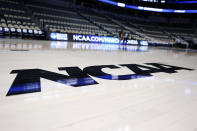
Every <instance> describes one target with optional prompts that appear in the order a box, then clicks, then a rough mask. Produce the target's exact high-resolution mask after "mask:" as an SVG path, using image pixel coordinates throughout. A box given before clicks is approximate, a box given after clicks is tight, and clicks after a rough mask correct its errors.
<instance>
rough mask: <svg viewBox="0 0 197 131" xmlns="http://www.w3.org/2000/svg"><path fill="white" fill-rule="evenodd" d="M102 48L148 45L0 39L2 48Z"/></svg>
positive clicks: (128, 48)
mask: <svg viewBox="0 0 197 131" xmlns="http://www.w3.org/2000/svg"><path fill="white" fill-rule="evenodd" d="M21 49H28V50H35V49H39V50H40V49H41V50H57V49H62V50H67V49H72V50H98V51H99V50H100V51H136V52H144V51H148V46H136V45H117V44H94V43H79V42H65V41H36V40H34V41H33V40H19V41H16V40H15V41H11V40H7V41H6V40H4V41H2V40H1V41H0V50H21Z"/></svg>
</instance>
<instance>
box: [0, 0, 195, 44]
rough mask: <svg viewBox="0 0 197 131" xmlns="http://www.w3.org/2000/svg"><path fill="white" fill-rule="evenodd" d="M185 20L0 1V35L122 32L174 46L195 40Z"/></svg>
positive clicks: (189, 21) (187, 21) (192, 28)
mask: <svg viewBox="0 0 197 131" xmlns="http://www.w3.org/2000/svg"><path fill="white" fill-rule="evenodd" d="M192 23H196V24H197V19H196V20H194V21H191V19H187V18H170V19H168V18H165V17H161V16H149V17H148V18H143V17H138V16H132V15H128V14H124V15H123V14H118V13H113V12H107V11H97V10H93V9H87V8H83V7H75V8H71V7H66V8H61V7H55V6H51V5H45V4H40V3H32V2H31V3H28V2H27V3H20V2H19V1H17V0H0V36H7V37H22V38H35V39H37V38H38V39H43V38H45V39H46V38H47V37H46V36H47V34H49V33H51V32H59V33H73V34H85V35H99V36H115V37H118V36H119V32H120V31H121V30H124V31H125V32H128V33H129V34H130V35H129V37H130V39H137V40H149V41H158V42H165V43H174V42H175V41H176V39H177V38H179V39H181V40H184V41H194V40H196V36H197V35H196V34H197V33H196V29H195V28H194V26H193V24H192Z"/></svg>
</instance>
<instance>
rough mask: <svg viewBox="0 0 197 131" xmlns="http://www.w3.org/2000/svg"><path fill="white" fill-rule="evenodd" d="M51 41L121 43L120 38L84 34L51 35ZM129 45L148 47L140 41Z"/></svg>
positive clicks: (134, 41) (132, 41)
mask: <svg viewBox="0 0 197 131" xmlns="http://www.w3.org/2000/svg"><path fill="white" fill-rule="evenodd" d="M50 39H51V40H65V41H73V42H87V43H101V44H104V43H105V44H119V41H120V39H119V38H118V37H109V36H96V35H82V34H66V33H51V34H50ZM121 43H123V42H121ZM127 44H129V45H142V46H148V42H147V41H138V40H128V41H127Z"/></svg>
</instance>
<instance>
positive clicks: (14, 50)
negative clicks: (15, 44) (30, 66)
mask: <svg viewBox="0 0 197 131" xmlns="http://www.w3.org/2000/svg"><path fill="white" fill-rule="evenodd" d="M10 51H29V50H25V49H24V50H23V49H19V50H17V49H11V50H10Z"/></svg>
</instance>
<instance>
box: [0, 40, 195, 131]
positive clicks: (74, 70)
mask: <svg viewBox="0 0 197 131" xmlns="http://www.w3.org/2000/svg"><path fill="white" fill-rule="evenodd" d="M0 130H1V131H197V51H195V50H190V49H188V50H185V49H176V48H164V47H162V48H161V47H146V46H142V47H138V46H119V45H112V44H111V45H109V44H106V45H105V44H90V43H70V42H59V41H38V40H34V41H32V40H17V39H0Z"/></svg>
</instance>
